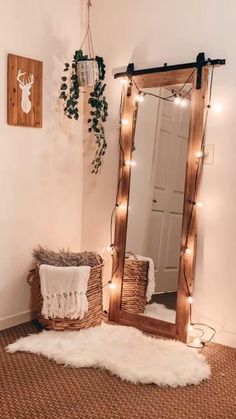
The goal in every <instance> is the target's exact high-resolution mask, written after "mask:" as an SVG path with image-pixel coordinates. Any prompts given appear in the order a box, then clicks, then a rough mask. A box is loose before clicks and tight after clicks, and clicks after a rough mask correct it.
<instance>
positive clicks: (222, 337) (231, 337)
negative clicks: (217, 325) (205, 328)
mask: <svg viewBox="0 0 236 419" xmlns="http://www.w3.org/2000/svg"><path fill="white" fill-rule="evenodd" d="M214 342H215V343H220V344H221V345H226V346H231V347H232V348H236V333H234V332H228V331H226V330H217V329H216V334H215V336H214Z"/></svg>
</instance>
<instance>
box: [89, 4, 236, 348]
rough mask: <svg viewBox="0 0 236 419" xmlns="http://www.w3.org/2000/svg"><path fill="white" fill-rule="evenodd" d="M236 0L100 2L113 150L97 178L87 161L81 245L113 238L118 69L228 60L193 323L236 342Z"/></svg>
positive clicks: (208, 171) (211, 130)
mask: <svg viewBox="0 0 236 419" xmlns="http://www.w3.org/2000/svg"><path fill="white" fill-rule="evenodd" d="M235 15H236V3H235V0H227V1H226V2H222V1H221V0H191V1H189V0H179V1H174V0H146V1H143V0H129V1H127V0H119V1H117V0H109V1H108V0H94V1H93V12H92V16H93V22H92V24H93V34H94V39H95V42H94V43H95V49H96V51H97V53H98V54H101V55H103V56H104V58H105V61H106V63H107V73H108V77H107V82H108V88H107V97H108V100H109V106H110V108H109V115H110V116H109V123H108V124H107V137H108V143H109V149H108V152H107V155H106V158H105V162H104V165H103V168H102V173H101V174H100V175H99V176H97V177H96V179H95V178H94V177H93V176H92V175H89V173H88V169H87V166H85V173H86V180H85V190H84V200H83V232H82V246H83V247H86V248H91V249H101V248H102V247H103V246H105V245H106V244H108V243H109V215H110V212H111V209H112V207H113V203H114V199H115V191H116V183H117V167H118V154H117V153H118V142H117V138H118V110H119V101H120V84H119V82H118V81H115V80H113V76H112V73H114V72H115V71H117V70H119V69H120V68H121V67H123V66H124V67H125V66H126V65H127V64H128V63H129V62H134V63H135V67H136V68H137V69H138V68H145V67H152V66H160V65H163V63H164V62H167V63H169V64H174V63H181V62H190V61H194V60H195V57H196V54H197V53H198V52H199V51H205V53H206V55H207V56H210V57H211V58H226V60H227V65H226V66H225V67H222V68H219V69H216V70H215V77H214V94H213V100H216V101H219V102H222V103H223V111H222V112H221V113H220V114H214V113H212V114H211V115H210V117H209V124H208V131H207V142H208V143H214V144H215V163H214V165H212V166H206V167H205V171H204V183H203V187H202V194H201V195H202V196H201V198H202V200H203V201H204V207H203V208H202V210H201V220H200V234H199V251H198V259H197V275H196V286H195V304H194V320H199V321H207V322H208V323H209V324H211V325H213V326H215V327H216V328H217V335H216V340H217V341H219V342H222V343H226V344H230V345H236V342H235V340H236V321H235V320H236V315H235V297H236V278H235V275H236V273H235V263H234V260H235V251H236V220H235V214H236V194H235V179H236V163H235V161H236V140H235V132H236V118H235V97H236V82H235V80H236V37H235V33H234V28H235Z"/></svg>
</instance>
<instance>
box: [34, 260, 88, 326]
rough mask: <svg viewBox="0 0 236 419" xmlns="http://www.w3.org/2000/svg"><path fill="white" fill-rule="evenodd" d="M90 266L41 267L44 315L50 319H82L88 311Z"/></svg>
mask: <svg viewBox="0 0 236 419" xmlns="http://www.w3.org/2000/svg"><path fill="white" fill-rule="evenodd" d="M90 269H91V268H90V266H67V267H57V266H50V265H40V268H39V275H40V283H41V293H42V297H43V307H42V315H43V316H44V317H45V318H46V319H48V318H56V317H58V318H65V317H67V318H69V319H78V318H79V319H82V318H83V317H84V315H85V313H87V311H88V300H87V297H86V292H87V286H88V279H89V275H90Z"/></svg>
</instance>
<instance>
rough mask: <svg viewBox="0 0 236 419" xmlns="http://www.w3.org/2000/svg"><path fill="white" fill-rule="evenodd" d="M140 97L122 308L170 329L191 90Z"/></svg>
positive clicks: (176, 89) (158, 90) (160, 90)
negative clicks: (150, 318) (160, 322)
mask: <svg viewBox="0 0 236 419" xmlns="http://www.w3.org/2000/svg"><path fill="white" fill-rule="evenodd" d="M141 96H142V98H141V101H140V103H139V107H138V114H137V122H136V130H135V138H134V146H135V150H134V152H133V160H132V169H131V170H132V173H131V184H130V198H129V215H128V227H127V240H126V259H125V267H124V277H123V288H122V303H121V308H122V310H126V311H130V312H133V313H139V314H142V315H145V316H148V317H154V318H157V319H159V320H164V321H167V322H170V323H175V317H176V299H177V290H178V274H179V258H180V241H181V226H182V216H183V203H184V190H185V174H186V161H187V149H188V138H189V117H190V101H191V85H190V84H187V85H185V86H168V87H159V88H154V89H143V94H142V95H141ZM160 97H161V98H166V100H164V99H160ZM138 99H139V98H138ZM142 99H144V100H142Z"/></svg>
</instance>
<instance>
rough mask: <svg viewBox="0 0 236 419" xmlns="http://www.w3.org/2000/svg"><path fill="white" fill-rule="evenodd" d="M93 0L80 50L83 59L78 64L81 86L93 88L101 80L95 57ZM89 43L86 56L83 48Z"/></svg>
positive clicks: (89, 0) (89, 6)
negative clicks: (91, 20) (91, 13)
mask: <svg viewBox="0 0 236 419" xmlns="http://www.w3.org/2000/svg"><path fill="white" fill-rule="evenodd" d="M91 7H92V3H91V0H88V2H87V27H86V32H85V35H84V39H83V41H82V44H81V48H80V50H81V51H83V59H81V60H79V61H78V63H77V75H78V79H79V85H80V86H84V87H85V86H93V85H94V84H95V83H96V82H97V81H98V79H99V70H98V63H97V61H96V58H95V55H94V48H93V39H92V33H91V27H90V8H91ZM86 43H87V47H88V52H87V54H85V51H84V50H83V48H85V46H86Z"/></svg>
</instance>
